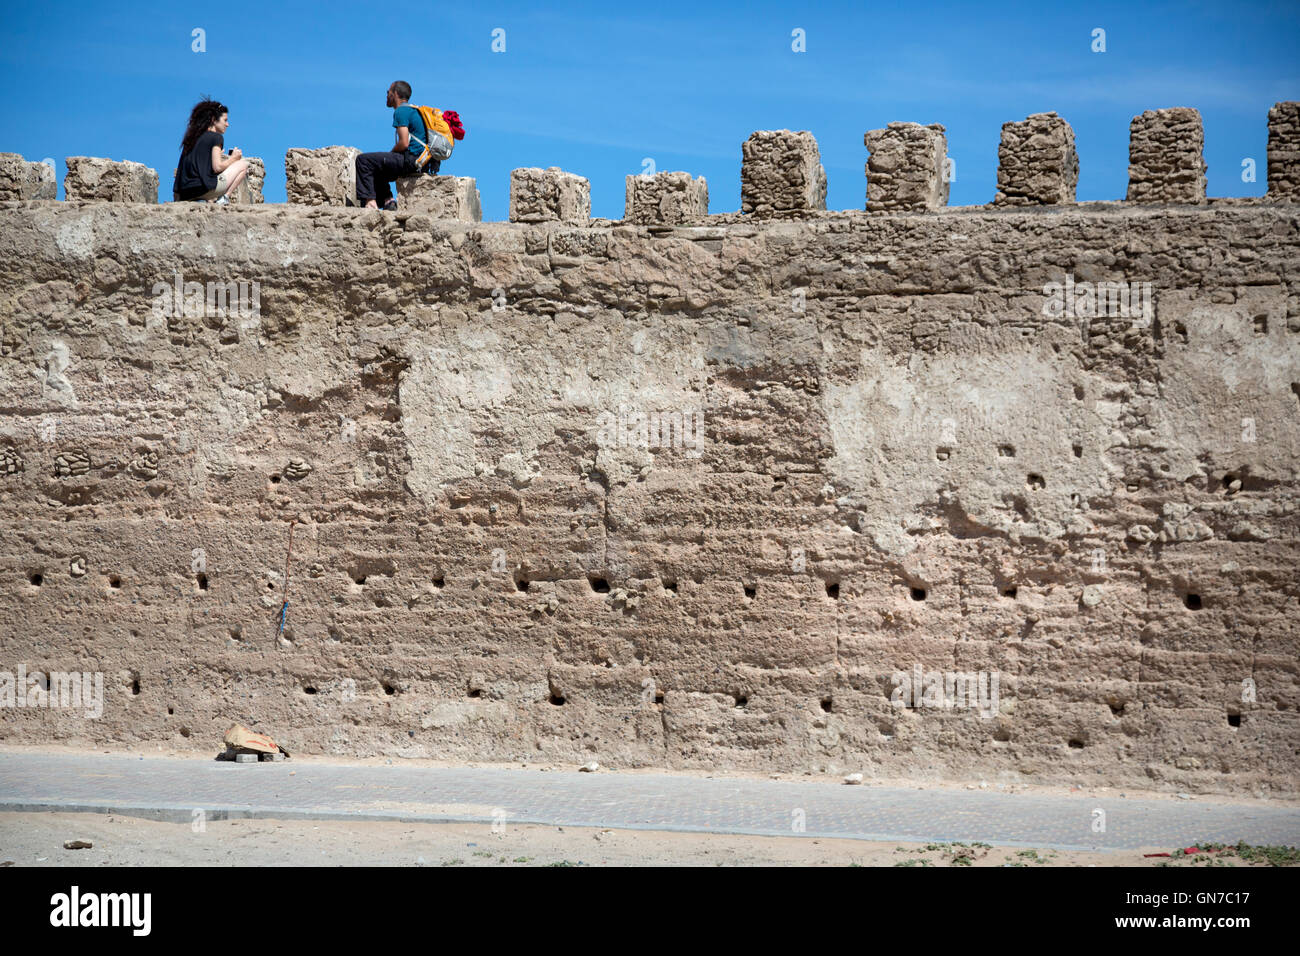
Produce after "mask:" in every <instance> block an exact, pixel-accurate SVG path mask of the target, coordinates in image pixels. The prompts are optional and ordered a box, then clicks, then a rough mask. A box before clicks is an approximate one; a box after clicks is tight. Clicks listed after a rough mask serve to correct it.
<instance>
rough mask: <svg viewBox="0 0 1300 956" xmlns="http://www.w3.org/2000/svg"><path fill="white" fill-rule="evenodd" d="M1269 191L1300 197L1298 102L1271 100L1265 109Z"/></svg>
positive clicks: (1273, 196) (1278, 196) (1272, 194)
mask: <svg viewBox="0 0 1300 956" xmlns="http://www.w3.org/2000/svg"><path fill="white" fill-rule="evenodd" d="M1268 195H1269V198H1270V199H1290V200H1294V199H1297V198H1300V102H1297V101H1295V100H1291V101H1288V102H1286V103H1274V104H1273V108H1272V109H1270V110H1269V111H1268Z"/></svg>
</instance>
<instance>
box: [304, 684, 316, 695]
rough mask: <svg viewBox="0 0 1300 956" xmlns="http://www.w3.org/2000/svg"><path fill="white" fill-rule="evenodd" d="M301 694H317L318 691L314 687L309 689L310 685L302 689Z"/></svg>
mask: <svg viewBox="0 0 1300 956" xmlns="http://www.w3.org/2000/svg"><path fill="white" fill-rule="evenodd" d="M302 692H303V693H304V694H317V693H319V691H318V690H317V689H316V688H315V687H311V686H310V685H309V686H307V687H304V688H303V689H302Z"/></svg>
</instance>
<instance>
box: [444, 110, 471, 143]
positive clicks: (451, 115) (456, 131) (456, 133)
mask: <svg viewBox="0 0 1300 956" xmlns="http://www.w3.org/2000/svg"><path fill="white" fill-rule="evenodd" d="M442 118H443V119H444V120H446V121H447V125H448V126H450V127H451V135H452V137H453V138H455V139H464V138H465V127H464V126H462V125H461V122H460V114H459V113H457V112H456V111H455V110H443V111H442Z"/></svg>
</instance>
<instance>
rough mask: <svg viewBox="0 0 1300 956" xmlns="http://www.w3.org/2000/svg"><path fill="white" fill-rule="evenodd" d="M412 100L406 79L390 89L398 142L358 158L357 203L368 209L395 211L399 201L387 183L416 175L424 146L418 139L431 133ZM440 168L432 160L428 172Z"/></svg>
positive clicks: (422, 139)
mask: <svg viewBox="0 0 1300 956" xmlns="http://www.w3.org/2000/svg"><path fill="white" fill-rule="evenodd" d="M410 98H411V84H409V83H407V82H405V81H403V80H398V81H397V82H396V83H394V84H393V85H392V86H390V87H389V88H388V105H389V106H391V107H392V108H393V126H394V128H396V130H397V141H396V142H395V143H394V144H393V148H392V149H391V150H388V151H387V152H383V153H362V154H361V155H360V156H358V157H357V202H358V203H360V204H361V205H362V206H364V207H365V208H366V209H377V208H378V207H379V205H381V204H382V205H383V207H384V208H385V209H388V210H393V209H396V208H397V200H396V199H394V198H393V191H392V190H391V189H389V188H388V184H389V183H391V182H394V181H395V180H398V179H401V178H402V177H403V176H414V175H415V173H416V166H415V161H416V160H417V159H418V158H419V157H420V153H421V152H423V151H424V147H422V146H420V145H418V144H417V143H416V142H415V140H416V139H419V140H420V141H422V142H427V140H428V134H427V133H426V132H425V129H424V120H422V119H420V112H419V110H417V109H416V108H415V107H414V106H408V105H407V101H408V100H409V99H410ZM440 165H441V164H440V163H439V162H438V160H436V159H435V160H433V161H432V162H431V163H430V166H431V167H432V168H431V169H430V170H429V171H430V172H433V173H436V172H437V171H438V168H439V166H440Z"/></svg>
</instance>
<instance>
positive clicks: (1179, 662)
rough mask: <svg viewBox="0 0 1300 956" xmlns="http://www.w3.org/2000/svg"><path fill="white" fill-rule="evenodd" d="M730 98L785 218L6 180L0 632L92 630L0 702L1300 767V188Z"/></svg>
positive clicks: (21, 726)
mask: <svg viewBox="0 0 1300 956" xmlns="http://www.w3.org/2000/svg"><path fill="white" fill-rule="evenodd" d="M1275 112H1276V111H1275ZM1281 112H1282V113H1283V114H1284V115H1285V116H1286V117H1288V119H1287V122H1288V123H1291V120H1290V117H1292V116H1293V115H1294V112H1293V111H1290V112H1288V111H1281ZM1031 120H1033V118H1031ZM1185 121H1186V119H1185V117H1180V122H1185ZM1288 128H1291V129H1294V124H1293V123H1291V125H1290V126H1289V127H1288ZM908 129H910V127H909V128H908ZM920 129H922V130H926V129H932V127H920ZM1152 129H1153V127H1150V126H1144V127H1143V129H1142V135H1143V136H1144V137H1145V139H1144V142H1145V143H1147V144H1150V143H1152V142H1158V141H1159V138H1158V137H1156V136H1153V135H1152V132H1151V130H1152ZM1019 135H1020V134H1019V132H1018V131H1013V133H1012V140H1011V142H1012V145H1013V147H1014V148H1009V149H1008V156H1014V157H1016V158H1015V160H1014V164H1015V168H1018V169H1023V170H1025V173H1024V175H1025V176H1027V177H1028V176H1032V177H1037V178H1036V179H1035V180H1034V181H1035V182H1036V183H1041V182H1042V176H1043V175H1044V173H1043V169H1044V168H1045V167H1044V166H1043V165H1042V164H1041V163H1038V161H1037V160H1034V161H1028V160H1026V159H1025V158H1024V157H1025V155H1026V154H1025V153H1024V151H1023V150H1021V149H1020V147H1019V146H1018V145H1017V144H1019V143H1021V142H1022V140H1020V139H1016V138H1015V137H1017V136H1019ZM1053 135H1056V134H1055V133H1053ZM920 139H921V140H923V141H922V142H921V143H920V146H919V148H920V149H922V150H923V152H922V153H921V154H920V155H919V156H914V157H912V158H911V159H910V160H909V158H908V156H907V155H906V154H905V152H903V153H900V152H899V150H900V149H901V148H902V147H900V146H898V145H897V144H894V143H891V146H890V148H891V149H892V150H894V153H892V154H891V155H892V156H893V157H894V160H893V161H891V170H893V171H896V170H898V169H901V168H903V167H904V166H908V165H909V164H910V165H911V166H912V167H914V168H916V169H920V170H928V171H930V173H928V175H930V174H932V175H936V176H937V175H940V174H941V171H942V166H943V163H942V156H941V155H936V152H935V148H936V144H938V145H939V147H940V148H941V147H942V136H941V135H938V136H930V135H928V134H926V135H924V136H920ZM758 141H761V142H762V143H763V144H764V148H763V149H761V150H758V149H755V150H753V151H752V153H753V156H754V161H755V162H774V163H777V164H778V165H779V166H780V167H781V168H788V169H791V170H794V171H795V172H796V173H797V175H792V177H791V179H790V180H788V182H789V183H790V187H791V191H790V193H789V194H788V197H787V198H788V199H789V201H786V199H783V198H782V197H781V196H776V195H775V194H774V193H773V194H770V195H771V196H772V197H774V198H766V199H763V200H762V202H763V203H766V204H768V205H769V206H770V207H771V208H772V209H773V210H774V212H773V218H771V219H766V218H761V217H758V216H751V215H742V214H729V215H725V216H708V215H703V214H700V215H695V216H694V217H691V215H690V208H691V207H690V204H680V203H679V204H673V208H672V210H671V215H672V216H674V217H676V218H683V219H685V222H684V224H681V225H667V224H657V225H656V224H648V225H641V224H625V223H618V222H610V221H606V220H586V221H576V222H574V221H559V220H558V219H556V218H554V217H553V218H552V220H551V221H540V222H528V223H523V222H510V223H481V222H472V221H456V220H452V219H434V218H432V217H431V216H430V215H428V214H424V213H406V212H401V213H398V214H383V213H379V212H362V211H360V210H356V209H345V208H338V207H337V206H334V207H331V206H311V207H308V206H296V205H284V206H277V205H257V204H253V205H236V206H231V207H225V208H215V207H206V206H196V205H192V204H175V205H165V206H156V205H141V204H130V203H121V202H78V201H74V202H64V203H59V202H51V201H27V202H4V203H0V319H2V322H3V326H2V329H0V389H3V394H4V395H5V397H6V401H5V407H4V411H3V414H2V415H0V669H7V670H9V671H11V672H16V671H17V669H18V667H19V666H20V665H21V666H22V667H24V668H25V669H26V671H27V672H28V673H31V672H33V671H41V672H43V673H49V672H51V671H63V672H82V671H87V672H90V671H97V672H102V673H103V674H104V675H105V694H104V705H103V714H102V716H101V717H99V718H98V719H88V718H87V717H86V716H85V715H84V714H83V713H82V712H80V711H77V710H73V709H68V708H60V709H50V708H34V707H22V706H15V707H13V708H12V709H8V710H5V711H4V712H3V720H2V721H0V738H3V739H4V740H8V741H22V742H31V741H67V742H71V743H81V744H91V743H93V744H96V745H99V744H119V745H120V744H142V743H143V744H152V743H154V742H155V741H156V742H158V743H165V744H167V745H169V746H176V747H192V748H194V749H196V750H203V751H211V750H213V748H215V747H216V746H217V745H218V742H219V740H220V738H221V734H222V733H223V732H224V731H225V729H226V727H227V726H229V724H230V723H231V722H232V721H240V722H244V723H247V724H250V725H256V726H259V727H262V728H265V729H266V730H267V731H269V732H270V733H272V734H273V735H274V736H275V737H276V739H277V740H280V741H281V742H283V743H284V744H285V745H286V746H287V747H288V749H290V750H291V751H294V750H300V751H303V752H309V753H334V754H349V755H372V754H388V755H393V756H424V757H438V758H447V759H463V760H496V761H518V760H528V761H534V760H555V761H586V760H591V759H596V760H599V761H600V762H601V763H602V764H603V765H606V766H612V767H628V766H668V767H701V768H703V767H708V768H743V769H750V770H769V769H770V770H800V769H806V770H809V771H813V772H835V770H844V771H847V770H862V771H864V772H866V773H867V774H868V775H904V774H906V775H912V776H915V777H933V776H945V777H959V776H970V775H978V776H981V777H986V778H989V779H1010V778H1012V777H1014V778H1016V779H1022V778H1024V775H1030V776H1029V779H1037V780H1070V781H1092V782H1097V783H1106V784H1113V785H1118V786H1125V785H1128V786H1137V785H1147V786H1160V787H1165V786H1169V787H1178V788H1180V789H1187V790H1200V791H1250V790H1262V789H1271V790H1274V791H1284V792H1293V791H1294V790H1295V779H1296V772H1297V769H1298V766H1300V759H1298V758H1297V749H1296V740H1297V739H1300V714H1297V708H1298V707H1300V667H1298V664H1297V644H1298V640H1297V639H1298V637H1300V623H1298V621H1297V607H1298V602H1300V580H1298V579H1297V574H1296V568H1297V565H1298V564H1300V513H1298V507H1297V505H1298V502H1300V498H1298V497H1297V486H1298V482H1300V427H1298V426H1300V207H1298V206H1297V205H1296V204H1295V201H1294V197H1293V196H1292V197H1290V198H1286V197H1284V196H1278V197H1276V199H1268V200H1264V201H1261V200H1219V199H1210V200H1205V199H1203V198H1200V199H1199V201H1198V199H1197V197H1192V198H1191V199H1190V200H1189V201H1187V202H1184V203H1180V204H1169V203H1151V204H1134V203H1122V202H1108V203H1088V204H1081V205H1073V204H1062V205H1055V206H1042V205H1040V206H1037V207H1035V208H1025V207H1024V206H1010V207H1008V206H1003V205H997V206H993V205H991V206H989V207H970V208H963V209H938V210H933V209H932V208H931V206H930V205H929V203H930V200H928V199H927V200H925V201H924V202H921V203H920V204H919V206H920V208H919V209H918V210H917V211H900V208H899V204H898V203H896V202H893V201H892V200H891V198H890V197H889V196H888V195H877V194H874V193H873V194H872V200H873V201H877V202H879V203H880V204H881V205H880V208H882V209H885V210H889V211H885V212H874V211H869V210H860V211H841V212H831V211H824V210H819V209H818V208H817V206H818V203H819V202H824V199H823V198H822V197H824V191H823V190H822V188H821V186H820V185H819V183H818V177H817V176H816V175H815V174H809V172H808V170H810V169H811V170H814V171H815V170H816V169H817V168H818V167H817V166H816V165H814V163H813V160H815V143H814V144H806V143H804V142H802V140H800V139H798V138H787V139H785V140H782V139H780V138H772V137H769V138H766V139H762V140H756V142H758ZM781 142H786V143H788V144H791V147H792V148H794V149H796V150H804V153H803V155H804V156H805V158H806V161H799V162H791V161H790V160H789V158H788V157H775V158H774V157H773V152H772V151H773V149H774V148H775V147H776V145H777V144H779V143H781ZM899 142H902V141H901V140H900V141H899ZM1053 148H1055V147H1053ZM1153 148H1154V147H1151V146H1149V145H1148V146H1144V150H1146V151H1145V152H1144V153H1143V159H1144V165H1143V172H1142V176H1143V179H1142V181H1143V182H1144V183H1146V184H1150V183H1151V182H1152V181H1153V177H1155V176H1156V175H1157V174H1158V171H1159V170H1160V169H1164V168H1169V169H1173V170H1175V173H1176V174H1177V175H1178V176H1180V177H1184V178H1180V180H1179V189H1180V190H1182V191H1183V192H1184V193H1185V191H1186V179H1185V174H1186V171H1187V170H1188V169H1191V170H1192V174H1193V175H1196V172H1197V171H1196V167H1195V163H1194V162H1191V163H1188V162H1184V163H1182V164H1170V163H1163V162H1160V161H1157V160H1154V159H1153V158H1152V154H1151V150H1152V149H1153ZM1270 148H1271V149H1272V148H1273V145H1272V144H1271V146H1270ZM1288 149H1289V148H1288V147H1287V145H1286V144H1285V143H1281V144H1277V149H1276V152H1277V154H1278V155H1284V154H1286V155H1289V153H1288ZM747 155H749V154H748V153H747ZM1053 155H1058V156H1059V155H1061V154H1060V153H1059V152H1058V153H1054V154H1053ZM1066 155H1067V156H1068V153H1067V154H1066ZM1197 158H1199V152H1198V154H1197ZM1009 162H1010V160H1009ZM1052 162H1054V163H1056V165H1055V166H1054V167H1052V168H1053V169H1055V170H1057V173H1054V174H1053V175H1068V174H1069V171H1070V166H1069V163H1068V161H1067V162H1065V163H1064V164H1062V163H1061V162H1059V161H1057V160H1052ZM1272 168H1273V167H1272V165H1270V175H1271V170H1272ZM1062 170H1064V172H1062ZM558 172H559V171H555V172H552V171H549V170H548V171H546V174H545V176H543V177H537V179H538V182H539V183H540V184H541V187H544V188H547V189H549V190H550V192H549V193H547V197H549V198H548V199H547V201H546V202H540V203H539V202H533V201H531V200H527V201H526V200H525V197H523V196H520V197H519V200H520V202H519V205H520V206H521V207H523V206H527V208H528V209H529V210H530V212H529V215H530V216H545V215H546V214H545V212H544V210H546V209H551V210H559V211H557V212H555V215H556V216H558V215H559V214H560V212H563V214H564V215H566V216H571V215H573V207H574V206H575V205H580V202H576V203H569V204H568V205H565V202H564V201H562V197H560V193H559V192H557V185H556V184H557V183H560V184H562V185H563V188H570V187H569V186H568V181H567V180H563V179H561V178H558V177H557V175H556V173H558ZM330 175H335V174H334V173H333V172H331V173H330ZM525 180H526V177H525ZM895 180H896V181H899V182H902V181H904V180H906V183H907V184H906V186H905V187H900V188H905V190H906V194H900V196H899V197H896V198H897V199H899V200H900V201H903V202H910V199H909V197H911V196H914V195H924V196H933V195H934V193H933V192H932V191H931V187H933V188H939V187H937V186H935V185H934V184H933V183H931V185H930V186H926V187H924V188H923V189H921V190H920V191H919V192H918V187H917V186H916V183H917V182H918V180H916V179H915V178H914V177H910V176H903V177H901V178H900V177H898V176H897V174H896V172H895ZM746 181H747V182H752V183H756V184H760V183H766V184H769V185H768V186H764V187H763V188H765V189H770V188H771V184H774V183H775V182H776V181H777V180H775V179H774V178H773V177H771V176H767V175H764V174H763V173H762V171H761V170H760V171H754V170H749V171H747V173H746ZM520 183H521V188H523V180H521V181H520ZM998 188H999V191H1001V192H1002V193H1003V194H1004V195H1013V196H1016V197H1018V198H1017V202H1032V197H1033V196H1034V195H1036V194H1037V193H1041V192H1042V189H1038V190H1035V189H1030V188H1025V183H1024V182H1019V183H1017V182H1009V181H1004V179H1000V180H999V183H998ZM1053 188H1055V187H1053ZM1144 190H1145V191H1148V192H1150V193H1151V194H1153V195H1154V194H1158V193H1159V192H1160V190H1159V189H1158V188H1156V187H1154V186H1150V185H1147V186H1144ZM302 191H303V193H304V194H305V195H323V193H316V192H314V191H313V189H312V188H311V187H310V186H307V185H304V186H303V187H302ZM584 191H585V190H584ZM631 193H632V190H631V189H629V194H631ZM552 194H554V195H552ZM1053 194H1055V193H1053ZM1181 194H1182V193H1180V195H1181ZM557 197H560V198H557ZM1020 197H1024V198H1020ZM755 201H756V203H757V202H759V201H758V200H755ZM457 202H461V200H457ZM891 203H892V205H891ZM561 206H563V207H564V208H563V210H560V207H561ZM467 208H468V207H467ZM643 208H645V209H652V208H654V204H653V203H648V204H646V205H645V206H644V207H643ZM539 210H540V211H539ZM792 216H795V217H796V218H791V217H792ZM218 251H219V255H218ZM190 283H195V284H197V285H192V286H191V285H187V284H190ZM240 283H244V284H245V285H244V286H243V289H242V291H243V292H244V293H246V295H245V297H244V298H243V300H242V302H243V305H244V308H242V309H240V308H238V307H236V306H235V305H233V304H232V305H230V306H229V307H228V308H226V309H225V310H224V314H223V313H222V310H221V309H220V308H218V307H216V306H214V305H211V304H209V299H211V300H212V301H213V302H216V303H218V304H219V303H220V300H221V298H222V295H226V296H233V297H234V298H235V299H236V300H238V297H239V293H240V291H241V288H240ZM214 289H215V293H214V291H213V290H214ZM178 290H179V295H178ZM178 299H179V302H178V301H177V300H178ZM187 302H188V303H189V304H190V305H193V306H196V308H192V309H189V310H187V309H186V308H184V306H185V305H186V303H187ZM291 540H292V548H290V541H291ZM286 572H287V580H286ZM286 598H287V601H288V605H287V608H286V607H285V606H284V601H285V599H286ZM282 621H283V627H282V629H281V622H282ZM916 669H919V670H920V673H921V676H922V680H921V683H922V685H923V686H925V688H926V690H927V693H925V694H924V695H923V694H921V693H920V688H918V693H917V694H916V697H917V698H919V700H902V701H899V702H898V703H906V704H910V705H911V706H898V703H896V702H895V701H894V700H891V698H898V697H900V695H901V693H902V691H903V690H904V689H908V688H910V684H911V682H912V678H913V675H914V674H915V673H916ZM932 674H934V675H939V687H938V688H937V693H935V694H931V693H930V691H935V690H936V688H935V687H934V686H933V681H931V680H930V675H932ZM955 674H962V675H966V674H969V675H972V676H974V677H976V683H978V675H980V674H983V676H984V679H985V685H984V686H985V687H986V688H988V687H990V684H989V682H990V680H996V684H993V685H992V686H991V688H990V689H992V690H995V692H996V694H997V699H996V702H992V701H987V700H986V701H985V703H991V704H992V706H989V707H985V708H983V710H984V712H983V713H982V712H981V708H980V707H979V706H964V705H963V704H964V703H977V702H976V701H974V700H968V701H965V702H963V700H961V699H958V700H956V701H955V703H956V706H950V707H945V706H943V699H944V698H945V697H946V698H948V699H949V700H952V698H954V697H958V698H960V696H961V695H960V693H959V692H957V687H958V686H959V685H955V683H954V677H953V676H952V675H955ZM904 675H906V676H907V678H908V680H907V682H906V683H904V682H902V680H901V678H902V677H903V676H904ZM944 675H948V677H947V685H948V686H947V687H946V688H945V687H944V686H943V684H944ZM0 680H3V678H2V677H0ZM964 680H965V678H962V681H963V682H964ZM3 689H4V688H3V684H0V694H2V693H3ZM972 696H973V695H972ZM2 702H3V701H2V700H0V703H2Z"/></svg>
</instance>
